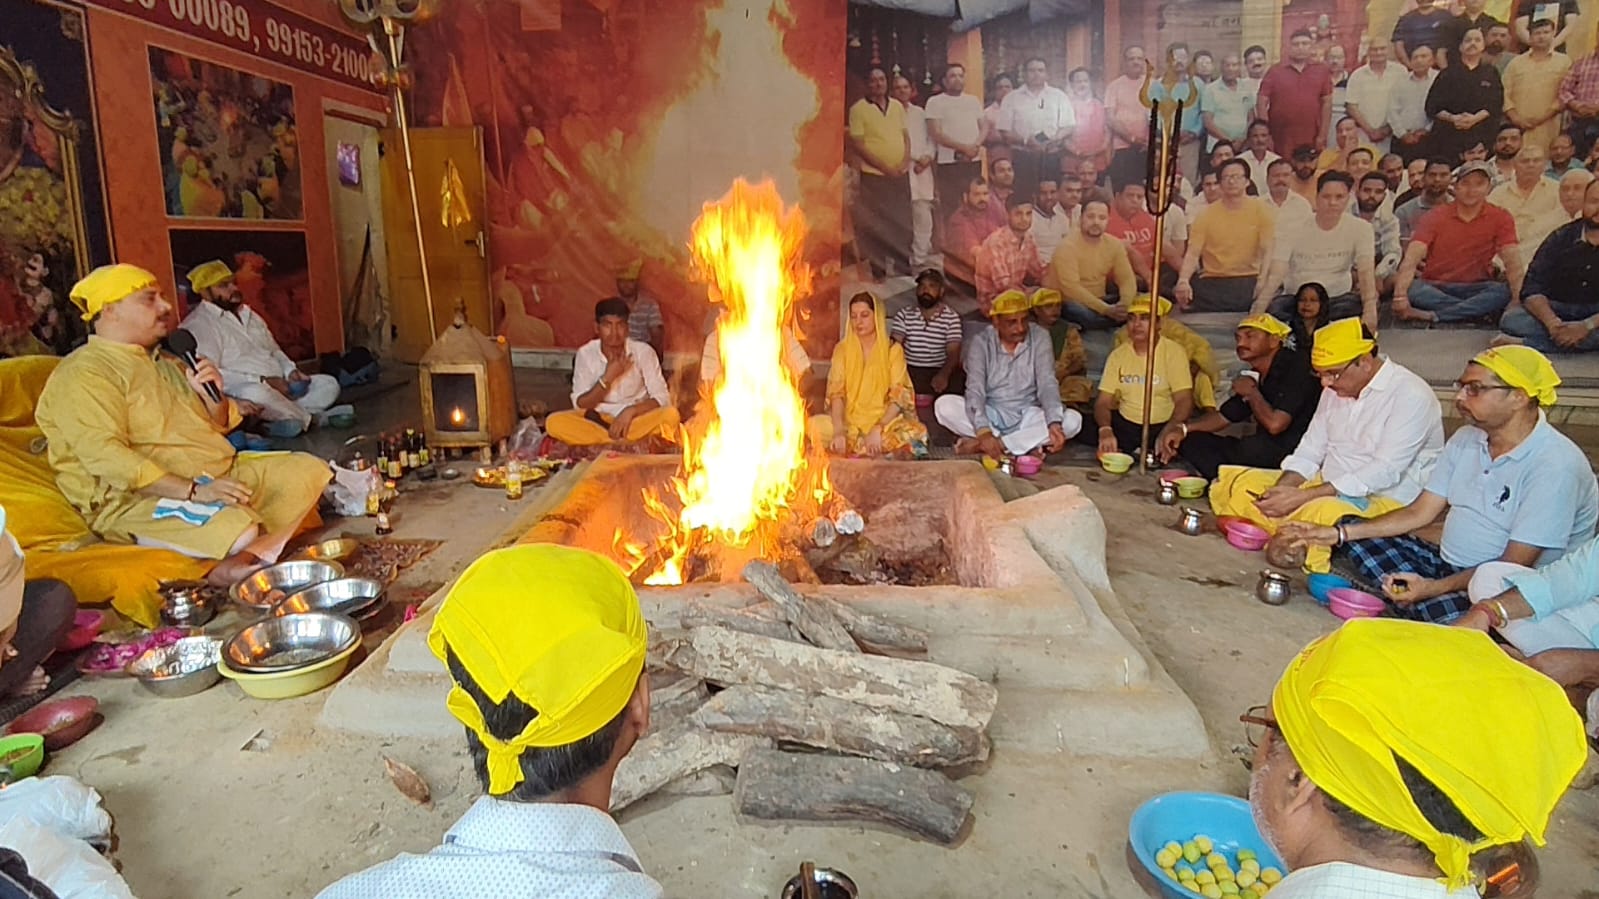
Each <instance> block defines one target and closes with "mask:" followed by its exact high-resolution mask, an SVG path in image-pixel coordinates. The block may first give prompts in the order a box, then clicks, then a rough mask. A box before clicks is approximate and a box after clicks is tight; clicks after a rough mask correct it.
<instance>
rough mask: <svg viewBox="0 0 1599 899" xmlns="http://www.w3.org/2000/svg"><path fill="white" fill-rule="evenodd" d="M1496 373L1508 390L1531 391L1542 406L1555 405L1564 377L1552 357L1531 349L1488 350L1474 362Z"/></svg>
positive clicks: (1508, 347)
mask: <svg viewBox="0 0 1599 899" xmlns="http://www.w3.org/2000/svg"><path fill="white" fill-rule="evenodd" d="M1471 361H1472V362H1474V363H1476V364H1477V365H1480V366H1482V367H1483V368H1486V369H1488V370H1489V371H1491V372H1493V373H1494V375H1495V376H1497V377H1498V378H1499V380H1501V381H1503V382H1505V386H1506V387H1514V388H1516V389H1517V390H1525V391H1527V395H1528V396H1530V397H1532V398H1533V399H1535V400H1537V401H1538V405H1540V406H1553V405H1554V404H1555V388H1556V387H1558V386H1560V375H1559V374H1557V373H1556V372H1555V367H1554V366H1553V365H1552V364H1550V362H1549V357H1548V356H1545V355H1544V354H1543V353H1540V352H1538V351H1537V350H1535V349H1533V348H1532V347H1530V346H1501V347H1494V348H1493V349H1489V350H1484V351H1482V352H1481V353H1478V354H1477V357H1476V358H1475V359H1472V360H1471Z"/></svg>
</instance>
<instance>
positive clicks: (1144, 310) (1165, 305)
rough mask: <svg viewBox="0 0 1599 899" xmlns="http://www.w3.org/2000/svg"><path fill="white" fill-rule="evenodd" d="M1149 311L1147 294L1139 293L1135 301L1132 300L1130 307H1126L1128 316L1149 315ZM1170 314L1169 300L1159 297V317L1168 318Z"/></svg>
mask: <svg viewBox="0 0 1599 899" xmlns="http://www.w3.org/2000/svg"><path fill="white" fill-rule="evenodd" d="M1149 309H1150V305H1149V294H1147V293H1141V294H1139V295H1138V298H1137V299H1135V300H1133V302H1132V305H1130V306H1128V307H1127V313H1128V314H1129V315H1148V314H1149ZM1170 314H1171V300H1168V299H1166V298H1165V297H1161V298H1160V317H1161V318H1165V317H1166V316H1168V315H1170Z"/></svg>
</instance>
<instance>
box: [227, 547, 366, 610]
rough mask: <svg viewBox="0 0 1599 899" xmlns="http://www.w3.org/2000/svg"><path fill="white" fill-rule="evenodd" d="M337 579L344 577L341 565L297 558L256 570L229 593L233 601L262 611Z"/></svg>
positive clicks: (235, 585)
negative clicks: (316, 585)
mask: <svg viewBox="0 0 1599 899" xmlns="http://www.w3.org/2000/svg"><path fill="white" fill-rule="evenodd" d="M339 577H344V566H343V565H340V564H339V563H337V562H317V561H312V560H309V559H296V560H294V561H292V562H279V563H278V564H276V565H273V566H270V567H268V568H263V569H261V570H260V571H257V572H256V573H255V574H252V575H250V576H249V577H247V578H245V579H244V580H241V581H239V582H238V583H237V584H234V585H233V589H232V590H230V591H228V594H229V595H230V596H232V597H233V601H234V602H236V603H239V604H241V605H246V606H250V607H251V608H255V609H260V610H261V611H263V612H264V611H266V610H267V609H270V608H272V607H273V606H274V605H277V604H278V603H280V602H282V601H283V600H285V599H288V598H289V595H290V594H292V593H298V592H300V591H301V590H304V589H305V588H306V587H309V586H311V585H312V584H320V583H322V582H323V581H331V580H333V579H334V578H339ZM279 594H281V595H279Z"/></svg>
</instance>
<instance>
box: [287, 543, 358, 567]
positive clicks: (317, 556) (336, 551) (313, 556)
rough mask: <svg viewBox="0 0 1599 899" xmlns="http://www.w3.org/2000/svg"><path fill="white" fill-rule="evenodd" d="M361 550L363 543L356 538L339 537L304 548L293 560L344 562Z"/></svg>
mask: <svg viewBox="0 0 1599 899" xmlns="http://www.w3.org/2000/svg"><path fill="white" fill-rule="evenodd" d="M360 548H361V541H359V540H357V539H355V538H354V537H338V538H335V539H333V540H323V541H322V542H321V543H313V544H311V545H310V546H306V547H302V548H301V549H300V551H299V552H297V553H295V554H294V556H293V558H295V559H310V560H311V561H313V562H343V561H344V560H345V559H348V558H349V557H351V556H353V555H355V551H356V550H358V549H360Z"/></svg>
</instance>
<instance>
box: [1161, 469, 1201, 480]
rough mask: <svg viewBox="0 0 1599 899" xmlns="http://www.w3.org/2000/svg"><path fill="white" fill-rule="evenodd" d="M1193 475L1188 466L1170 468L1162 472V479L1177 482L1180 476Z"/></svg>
mask: <svg viewBox="0 0 1599 899" xmlns="http://www.w3.org/2000/svg"><path fill="white" fill-rule="evenodd" d="M1192 476H1193V475H1192V473H1191V472H1189V471H1188V469H1186V468H1168V469H1166V470H1165V471H1162V472H1161V473H1160V480H1161V482H1162V483H1167V482H1172V483H1175V482H1176V480H1177V479H1178V478H1187V477H1192Z"/></svg>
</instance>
